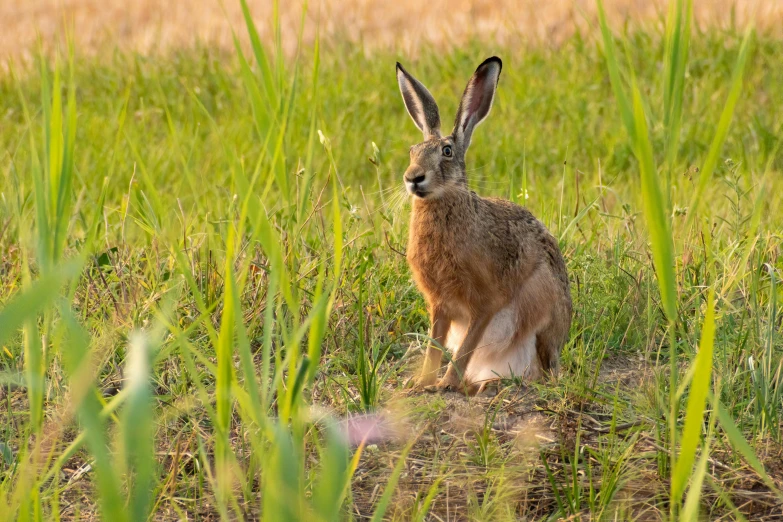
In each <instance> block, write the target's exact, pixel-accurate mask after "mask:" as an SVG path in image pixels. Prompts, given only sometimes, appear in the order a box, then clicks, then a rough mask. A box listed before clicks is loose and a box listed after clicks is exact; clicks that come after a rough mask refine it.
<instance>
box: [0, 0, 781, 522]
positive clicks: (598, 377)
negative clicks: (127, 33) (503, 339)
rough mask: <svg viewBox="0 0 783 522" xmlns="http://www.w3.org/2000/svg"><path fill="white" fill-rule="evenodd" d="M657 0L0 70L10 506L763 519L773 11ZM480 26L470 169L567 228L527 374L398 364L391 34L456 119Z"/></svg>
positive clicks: (399, 194)
mask: <svg viewBox="0 0 783 522" xmlns="http://www.w3.org/2000/svg"><path fill="white" fill-rule="evenodd" d="M674 5H675V7H673V8H672V11H671V13H670V16H669V19H668V21H667V24H666V28H664V25H663V22H661V24H660V25H654V24H642V25H636V24H633V23H630V24H629V25H625V26H622V25H620V24H618V23H616V22H615V21H614V20H613V19H610V25H611V30H612V31H613V34H614V36H615V38H611V37H610V36H609V33H608V32H605V33H602V27H601V26H600V24H598V22H596V23H595V24H594V25H592V26H591V27H590V28H588V29H587V30H584V31H580V32H578V33H577V34H575V35H574V36H569V37H568V38H565V39H564V40H563V41H562V42H560V43H559V45H557V46H542V45H536V44H534V43H530V44H524V45H523V44H519V43H518V42H517V43H514V44H513V45H512V44H510V43H508V44H505V45H504V44H496V43H488V40H487V39H486V38H485V39H482V38H480V36H481V35H478V36H477V37H476V38H474V39H471V40H469V41H466V43H464V45H460V46H459V47H458V48H454V47H448V46H446V47H445V48H444V46H440V45H434V44H433V45H432V46H430V45H429V44H426V43H424V44H421V45H420V46H419V47H418V48H417V51H416V53H415V58H412V57H410V56H408V55H406V54H405V53H404V52H403V51H402V50H399V51H395V50H389V49H386V48H380V49H375V50H374V51H373V52H372V53H371V54H368V53H365V52H363V51H362V50H361V49H360V48H359V47H358V46H356V45H354V44H353V43H352V42H351V41H349V40H343V39H340V38H339V37H333V38H330V39H328V40H324V41H323V42H320V41H318V39H316V38H313V43H312V44H310V43H309V41H310V40H307V41H306V42H305V43H303V45H302V47H301V49H300V50H299V52H298V53H289V52H287V51H285V50H284V49H283V44H282V40H283V38H282V37H280V38H276V37H275V34H276V30H275V28H276V26H275V24H274V17H272V19H271V20H268V24H270V25H267V26H264V27H263V30H262V29H261V27H259V28H258V30H259V31H261V32H262V35H271V37H268V36H263V37H262V38H261V39H259V40H257V45H255V46H250V45H248V46H247V47H244V46H242V45H240V46H239V47H238V48H237V49H231V48H230V47H225V46H224V47H220V46H210V45H204V46H196V47H195V48H187V49H182V50H172V51H170V52H168V53H165V54H160V55H154V56H147V55H142V54H136V53H135V52H133V51H130V50H118V51H116V52H102V53H100V56H97V57H96V56H93V55H92V54H89V56H87V55H82V54H80V52H79V48H78V46H77V47H76V50H75V51H74V52H73V53H72V56H71V55H69V53H68V52H61V53H60V54H59V55H57V56H58V58H56V59H55V58H54V57H53V56H52V57H49V58H47V59H42V60H39V61H38V62H35V63H32V64H30V65H18V64H17V65H16V66H15V67H11V68H9V70H8V71H7V72H5V73H2V76H0V303H2V305H0V306H1V308H0V348H1V350H0V351H1V353H0V383H2V388H0V404H2V408H0V520H13V519H19V520H42V519H45V520H58V519H61V520H82V519H91V518H92V519H98V518H100V519H103V520H119V521H121V520H146V519H153V520H176V519H181V520H212V519H228V520H235V519H261V518H263V519H264V520H291V521H296V520H307V519H310V520H336V519H353V520H369V519H372V520H382V519H390V520H519V519H521V520H542V519H547V520H556V519H567V520H587V519H595V520H674V519H677V520H697V519H698V520H780V519H781V517H783V493H781V490H783V464H782V463H783V319H782V317H783V314H781V311H780V301H781V297H783V292H782V291H781V286H783V285H781V282H780V278H781V273H782V272H783V251H782V250H781V249H782V248H783V202H782V200H781V198H780V197H779V196H778V195H779V194H781V193H783V177H781V174H782V173H783V156H781V153H780V142H781V138H783V134H782V133H781V126H782V125H783V105H781V102H780V101H781V100H783V59H781V57H782V56H783V40H781V39H780V38H779V37H778V36H777V35H775V34H771V33H769V32H765V31H759V32H758V34H756V33H754V32H750V31H746V30H745V28H744V27H734V26H730V27H728V28H720V27H702V28H698V29H697V28H694V29H693V31H691V30H690V28H689V27H688V23H687V20H688V16H687V6H685V5H683V4H682V3H680V2H678V3H676V4H674ZM678 6H679V7H678ZM678 8H681V11H678V10H677V9H678ZM232 9H233V8H232ZM697 11H698V9H697ZM677 13H680V15H681V18H677V17H676V16H675V15H676V14H677ZM664 17H665V15H664ZM678 20H679V24H678ZM240 21H241V19H240ZM604 29H606V30H610V28H609V27H604ZM236 30H237V31H238V32H242V33H244V36H243V37H242V38H243V40H242V41H243V42H253V41H254V39H253V38H252V35H253V34H254V31H255V30H256V28H255V26H254V25H253V24H252V23H251V24H249V26H248V27H245V26H242V25H240V26H238V27H236ZM248 34H250V35H251V37H250V38H247V35H248ZM687 35H690V38H687V37H686V36H687ZM286 38H290V34H288V35H287V36H286ZM490 41H491V39H490ZM262 42H263V43H262ZM275 42H277V43H275ZM404 48H405V46H404V44H403V43H400V44H399V47H398V48H397V49H404ZM612 50H613V52H612ZM492 54H497V55H499V56H500V57H501V58H502V59H503V63H504V68H503V73H502V75H501V79H500V85H499V89H498V96H497V99H496V102H495V105H494V107H493V111H492V114H491V115H490V116H489V118H488V120H487V121H486V122H485V123H484V124H482V126H481V127H479V129H478V130H477V131H476V134H475V136H474V138H473V143H472V146H471V149H470V152H469V157H468V176H469V180H470V184H471V186H472V188H473V189H474V190H475V191H477V192H478V193H480V194H482V195H494V196H500V197H505V198H508V199H511V200H514V201H516V202H518V203H520V204H524V205H526V206H527V207H528V208H529V209H530V210H531V211H533V213H534V214H535V215H536V216H537V217H538V218H539V219H540V220H541V221H542V222H543V223H544V224H545V225H546V226H547V227H548V228H549V230H550V231H551V232H552V233H553V235H554V236H555V237H556V238H558V239H559V242H560V246H561V249H562V251H563V253H564V256H565V258H566V262H567V266H568V270H569V274H570V277H571V286H572V293H573V298H574V321H573V326H572V331H571V340H570V342H569V343H568V345H567V346H566V347H565V349H564V352H563V354H562V364H561V369H560V372H559V375H558V376H557V377H556V378H551V379H548V380H547V381H545V382H538V383H522V382H512V381H508V382H503V383H502V385H501V386H500V387H499V388H498V389H497V390H495V391H493V392H492V393H489V394H486V395H482V396H478V397H473V398H466V397H463V396H461V395H458V394H455V393H447V394H442V395H436V394H426V393H425V394H412V393H409V391H408V389H407V388H406V386H407V384H408V383H409V381H410V379H411V377H412V376H413V375H414V374H415V372H416V370H417V369H418V367H419V362H420V359H421V353H422V351H423V349H424V348H425V346H426V342H427V337H426V335H427V330H428V327H429V324H428V322H429V321H428V317H427V313H426V309H425V305H424V302H423V299H422V297H421V295H420V294H419V292H418V291H417V289H416V288H415V286H414V284H413V281H412V279H411V275H410V272H409V270H408V267H407V264H406V261H405V259H404V257H403V256H404V251H405V248H406V240H407V228H408V214H409V202H408V196H407V195H406V194H405V192H404V188H403V185H402V180H401V177H402V173H403V172H404V170H405V168H406V167H407V165H408V148H409V146H410V145H412V144H414V143H416V142H418V141H420V133H418V131H417V130H416V128H415V127H414V125H413V124H412V123H411V121H410V119H409V117H408V115H407V113H406V112H405V109H404V107H403V104H402V102H401V99H400V94H399V91H398V90H397V84H396V80H395V76H394V63H395V62H396V61H397V60H399V61H401V62H403V63H404V64H405V66H406V68H407V69H408V70H409V71H411V72H412V73H413V74H415V75H416V76H417V77H418V78H419V79H421V80H422V81H423V82H424V83H425V84H426V85H427V86H428V87H429V89H430V90H431V91H432V93H433V95H434V96H435V98H436V99H437V100H438V102H439V104H440V107H441V113H442V115H443V118H444V121H449V120H450V118H452V117H453V114H454V113H455V111H456V107H457V103H458V96H459V95H460V93H461V92H462V89H463V88H464V85H465V82H466V81H467V79H468V77H469V75H470V74H471V73H472V71H473V70H474V69H475V67H476V65H478V63H480V62H481V61H482V60H483V59H484V58H486V57H487V56H490V55H492Z"/></svg>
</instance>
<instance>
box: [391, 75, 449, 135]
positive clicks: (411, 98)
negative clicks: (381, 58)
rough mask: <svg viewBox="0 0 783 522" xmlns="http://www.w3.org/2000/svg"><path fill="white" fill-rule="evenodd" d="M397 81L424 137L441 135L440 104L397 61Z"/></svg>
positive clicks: (406, 105) (412, 116)
mask: <svg viewBox="0 0 783 522" xmlns="http://www.w3.org/2000/svg"><path fill="white" fill-rule="evenodd" d="M397 83H398V84H399V85H400V92H401V93H402V101H403V102H405V108H406V109H408V114H410V115H411V118H412V119H413V123H415V124H416V126H417V127H418V128H419V130H420V131H421V132H422V133H424V139H425V140H428V139H430V138H432V137H440V115H439V114H438V104H437V103H435V98H433V97H432V94H430V91H428V90H427V88H426V87H425V86H424V85H422V83H421V82H420V81H419V80H417V79H416V78H414V77H413V76H411V75H410V74H408V71H406V70H405V69H403V67H402V65H400V62H397Z"/></svg>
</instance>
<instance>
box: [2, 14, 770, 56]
mask: <svg viewBox="0 0 783 522" xmlns="http://www.w3.org/2000/svg"><path fill="white" fill-rule="evenodd" d="M249 3H250V7H251V10H252V11H253V13H254V15H255V17H256V19H257V21H258V22H259V24H258V25H259V28H260V29H263V30H265V33H264V34H263V35H262V37H264V38H265V39H266V40H270V39H271V34H270V31H269V26H270V24H269V23H268V20H269V19H270V17H271V15H272V4H273V2H272V0H261V1H253V0H249ZM280 4H281V5H280V13H281V20H282V39H283V42H284V46H285V48H286V50H287V51H289V52H292V51H293V50H294V48H295V47H296V36H297V32H298V27H299V24H300V21H301V6H302V1H301V0H292V1H285V0H283V1H281V2H280ZM309 4H310V7H309V13H308V16H307V19H306V20H305V40H306V41H311V40H312V39H313V37H314V35H315V32H316V27H317V26H319V25H320V31H321V35H322V36H323V37H325V38H326V39H327V40H330V39H332V40H333V39H347V40H348V41H351V42H355V43H357V44H360V45H362V46H364V47H365V49H367V50H368V51H372V50H373V49H378V48H383V49H398V50H399V51H401V52H405V53H412V52H415V51H416V49H417V48H419V47H420V46H421V45H422V44H434V45H436V46H453V45H458V44H460V43H463V42H465V41H466V40H467V39H470V38H472V37H476V36H477V37H479V38H482V39H486V40H491V41H492V42H493V43H494V44H496V45H503V44H510V43H513V42H516V41H534V42H544V43H547V44H550V45H556V44H557V43H558V42H561V41H562V40H563V39H565V38H567V37H568V36H570V35H572V34H573V33H574V31H575V30H577V29H580V28H581V29H584V28H587V27H589V26H594V23H595V22H594V21H595V11H596V6H595V0H549V1H547V0H429V1H427V2H423V1H419V0H395V1H377V0H376V1H370V0H320V1H319V0H312V1H310V2H309ZM605 4H606V7H607V10H608V12H609V14H610V16H611V17H613V18H614V20H615V21H616V22H620V21H621V20H625V19H629V18H630V19H633V20H636V21H641V22H649V23H656V21H658V20H661V19H662V18H663V17H664V13H665V11H666V2H665V1H664V0H605ZM695 4H696V5H695V6H694V12H695V17H696V20H697V23H698V25H700V26H701V27H704V26H707V25H722V26H725V25H729V24H731V23H737V24H738V25H743V24H744V23H746V22H747V21H749V20H754V21H755V23H756V25H757V26H758V28H759V29H760V30H762V31H770V32H781V27H783V23H781V22H783V2H781V1H779V0H699V1H697V2H695ZM64 23H65V25H71V24H72V27H73V33H74V39H75V40H76V43H77V49H78V50H79V52H80V53H99V52H100V51H101V50H105V49H111V48H113V47H114V46H115V44H116V45H119V46H120V47H121V48H127V49H133V50H136V51H140V52H142V53H145V54H146V53H156V52H165V51H168V50H171V49H176V48H181V47H187V46H191V45H193V44H194V43H197V42H200V43H204V44H207V45H212V46H218V47H220V48H230V47H231V46H232V37H231V28H232V27H235V28H238V29H239V30H238V31H237V33H238V35H239V36H240V37H244V30H243V28H242V14H241V10H240V8H239V0H222V1H221V0H131V1H128V0H3V1H2V2H0V60H2V61H6V60H7V59H8V58H13V59H15V60H26V59H29V58H30V57H31V56H33V55H34V54H35V52H36V49H37V47H38V45H37V43H38V41H39V38H40V40H42V41H43V42H44V45H45V46H47V47H49V46H51V45H52V43H53V42H57V41H61V40H62V34H63V31H62V28H63V26H64Z"/></svg>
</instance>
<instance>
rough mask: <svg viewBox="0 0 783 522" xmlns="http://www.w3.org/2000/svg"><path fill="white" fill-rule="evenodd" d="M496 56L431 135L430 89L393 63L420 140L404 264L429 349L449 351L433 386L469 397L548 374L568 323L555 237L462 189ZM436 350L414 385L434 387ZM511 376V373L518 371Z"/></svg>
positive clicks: (523, 214) (411, 172)
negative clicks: (422, 311)
mask: <svg viewBox="0 0 783 522" xmlns="http://www.w3.org/2000/svg"><path fill="white" fill-rule="evenodd" d="M500 67H501V64H500V60H499V59H497V58H491V59H489V60H487V61H485V62H484V63H482V64H481V65H480V66H479V68H478V69H477V70H476V73H475V74H474V76H473V78H471V81H470V82H469V83H468V87H467V88H466V90H465V94H464V96H463V99H462V102H461V103H460V109H459V111H458V116H457V122H456V124H455V127H454V131H453V132H452V134H451V135H449V136H446V137H442V136H441V135H440V117H439V115H438V111H437V105H436V104H435V102H434V100H433V99H432V97H431V95H430V94H429V91H427V90H426V88H425V87H424V86H423V85H421V84H420V83H419V82H418V81H417V80H415V79H414V78H413V77H411V76H410V75H409V74H408V73H407V72H406V71H405V70H404V69H402V67H401V66H399V65H398V81H399V83H400V89H401V90H402V93H403V99H404V101H405V103H406V106H407V107H408V111H409V113H410V114H411V117H413V119H414V122H416V124H417V126H419V128H420V129H422V131H423V132H424V135H425V141H424V142H422V143H421V144H419V145H416V146H414V147H412V148H411V165H410V167H409V168H408V169H407V171H406V173H405V176H404V177H405V181H406V185H407V187H408V190H409V191H410V192H411V193H412V194H413V195H414V200H413V211H412V213H411V222H410V235H409V239H408V253H407V258H408V262H409V264H410V267H411V270H412V272H413V277H414V279H415V281H416V284H417V285H418V287H419V289H420V290H421V291H422V293H423V294H424V297H425V300H426V302H427V305H428V308H429V311H430V316H431V320H432V331H431V337H432V338H433V339H434V341H435V343H436V345H437V344H439V345H441V346H446V347H447V348H449V349H450V350H452V351H453V352H454V357H453V359H452V360H453V364H451V365H449V368H448V370H447V372H446V375H445V376H444V377H443V378H442V379H441V380H440V382H439V383H438V386H437V387H438V388H447V387H453V388H458V389H466V390H467V391H471V392H475V391H478V390H479V389H481V387H483V381H485V380H487V379H491V378H497V377H503V376H509V374H510V373H513V372H519V373H521V374H522V375H521V376H523V377H527V378H538V377H540V376H541V375H542V374H543V373H545V372H549V371H554V370H555V369H556V368H557V365H558V361H559V355H560V351H561V349H562V348H563V346H564V344H565V343H566V341H567V339H568V332H569V329H570V326H571V312H572V310H571V294H570V289H569V282H568V274H567V272H566V266H565V263H564V261H563V257H562V255H561V253H560V249H559V247H558V244H557V241H556V240H555V238H554V237H552V235H551V234H550V233H549V232H548V231H547V229H546V227H544V225H543V224H542V223H541V222H540V221H538V220H537V219H536V218H535V217H534V216H533V215H532V214H531V213H530V212H529V211H528V210H527V209H525V208H523V207H520V206H518V205H516V204H514V203H511V202H509V201H505V200H501V199H494V198H482V197H480V196H478V195H477V194H476V193H475V192H472V191H471V190H469V188H468V185H467V178H466V174H465V173H466V170H465V162H464V156H465V152H466V150H467V148H468V146H469V144H470V137H471V134H472V132H473V128H474V127H475V125H477V124H478V122H480V121H481V120H482V119H483V118H484V117H486V115H487V114H488V113H489V109H490V107H491V104H492V98H493V96H494V89H495V87H496V85H497V79H498V78H499V75H500ZM440 355H441V352H440V351H439V350H438V349H437V347H434V346H431V347H430V348H429V349H428V353H427V357H426V360H425V364H424V369H423V371H422V376H421V379H420V384H421V385H424V386H427V385H432V384H434V381H435V377H436V375H437V369H438V367H439V365H440ZM519 373H518V374H517V375H519Z"/></svg>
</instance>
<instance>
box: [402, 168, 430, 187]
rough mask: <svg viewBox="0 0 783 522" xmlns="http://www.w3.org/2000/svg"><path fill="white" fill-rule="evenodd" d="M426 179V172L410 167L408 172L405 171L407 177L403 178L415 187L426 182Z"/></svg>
mask: <svg viewBox="0 0 783 522" xmlns="http://www.w3.org/2000/svg"><path fill="white" fill-rule="evenodd" d="M424 177H425V176H424V170H423V169H422V168H421V167H418V166H416V167H414V166H411V167H408V170H406V171H405V175H404V176H403V178H405V181H406V182H407V183H413V184H414V185H416V184H417V183H421V182H422V181H424Z"/></svg>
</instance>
